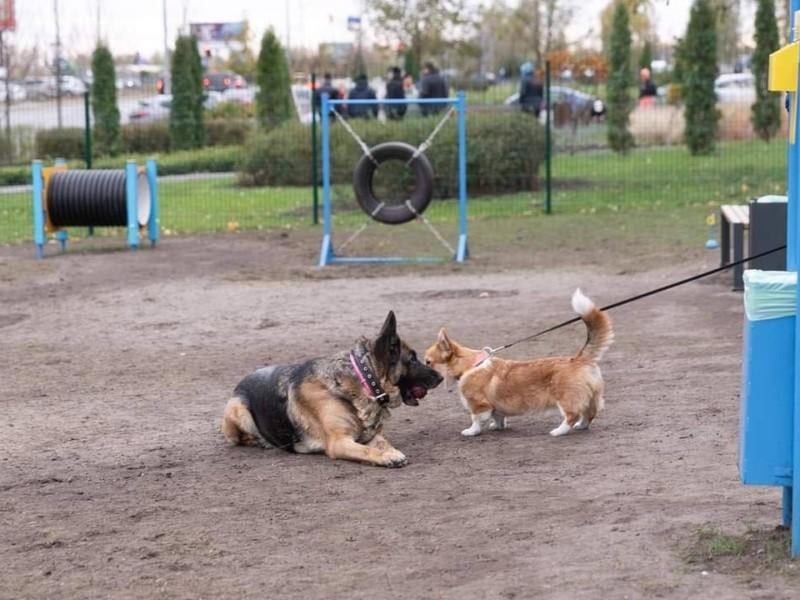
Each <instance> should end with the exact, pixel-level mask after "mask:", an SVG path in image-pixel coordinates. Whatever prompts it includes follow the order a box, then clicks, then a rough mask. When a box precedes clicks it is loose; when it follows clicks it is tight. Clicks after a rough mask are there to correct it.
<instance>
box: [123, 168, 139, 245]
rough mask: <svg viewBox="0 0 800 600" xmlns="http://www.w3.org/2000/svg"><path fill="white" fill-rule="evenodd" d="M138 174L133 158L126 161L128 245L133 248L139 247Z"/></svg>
mask: <svg viewBox="0 0 800 600" xmlns="http://www.w3.org/2000/svg"><path fill="white" fill-rule="evenodd" d="M138 176H139V173H138V169H137V168H136V163H135V162H133V161H132V160H129V161H127V162H126V163H125V203H126V207H127V209H128V210H127V213H128V246H130V247H131V248H132V249H136V248H138V247H139V215H138V212H139V211H138V210H137V209H138V201H137V197H138V195H139V194H138V189H137V188H138V185H137V183H138V182H137V178H138Z"/></svg>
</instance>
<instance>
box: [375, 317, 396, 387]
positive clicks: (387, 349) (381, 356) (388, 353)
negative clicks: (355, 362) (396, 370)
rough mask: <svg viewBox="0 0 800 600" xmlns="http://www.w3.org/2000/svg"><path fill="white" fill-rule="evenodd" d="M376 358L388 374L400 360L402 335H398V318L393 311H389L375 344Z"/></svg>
mask: <svg viewBox="0 0 800 600" xmlns="http://www.w3.org/2000/svg"><path fill="white" fill-rule="evenodd" d="M373 354H374V355H375V360H376V361H377V363H378V364H379V365H380V366H381V367H382V370H383V373H384V374H386V373H388V372H389V370H390V369H391V367H392V365H394V364H395V363H396V362H397V361H398V360H400V337H399V336H398V335H397V318H396V317H395V316H394V312H393V311H391V310H390V311H389V314H388V315H386V320H385V321H384V322H383V327H381V332H380V333H379V334H378V337H377V338H376V339H375V342H374V344H373Z"/></svg>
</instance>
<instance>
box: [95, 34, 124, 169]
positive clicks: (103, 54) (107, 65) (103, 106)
mask: <svg viewBox="0 0 800 600" xmlns="http://www.w3.org/2000/svg"><path fill="white" fill-rule="evenodd" d="M92 73H93V74H94V81H93V82H92V113H93V114H94V143H95V149H96V151H97V153H98V154H108V155H111V156H114V155H116V154H119V151H120V149H121V147H122V132H121V129H120V125H119V107H118V106H117V75H116V70H115V69H114V57H113V56H111V51H110V50H109V49H108V47H107V46H105V45H103V44H98V46H97V48H95V51H94V52H93V53H92Z"/></svg>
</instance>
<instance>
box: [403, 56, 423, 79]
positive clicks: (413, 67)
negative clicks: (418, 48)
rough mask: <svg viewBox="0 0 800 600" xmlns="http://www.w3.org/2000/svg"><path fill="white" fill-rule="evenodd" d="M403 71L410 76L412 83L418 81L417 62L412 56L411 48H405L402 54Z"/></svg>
mask: <svg viewBox="0 0 800 600" xmlns="http://www.w3.org/2000/svg"><path fill="white" fill-rule="evenodd" d="M403 71H404V72H405V73H408V74H409V75H411V78H412V79H413V80H414V81H419V61H417V57H416V56H415V55H414V50H413V48H407V49H406V51H405V52H404V53H403Z"/></svg>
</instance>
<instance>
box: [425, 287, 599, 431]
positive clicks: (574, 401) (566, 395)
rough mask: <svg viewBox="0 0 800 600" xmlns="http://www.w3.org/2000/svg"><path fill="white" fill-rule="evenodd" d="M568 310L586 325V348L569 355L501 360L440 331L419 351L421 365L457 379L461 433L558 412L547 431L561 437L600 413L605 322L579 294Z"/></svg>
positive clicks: (579, 291)
mask: <svg viewBox="0 0 800 600" xmlns="http://www.w3.org/2000/svg"><path fill="white" fill-rule="evenodd" d="M572 308H573V310H574V311H575V312H576V313H578V315H579V316H580V317H581V319H582V320H583V322H584V324H585V325H586V332H587V337H586V343H585V344H584V346H583V348H581V349H580V351H579V352H578V353H577V354H576V355H575V356H570V357H550V358H538V359H535V360H506V359H503V358H500V357H498V356H494V355H490V354H488V353H487V352H485V351H483V350H475V349H473V348H468V347H466V346H464V345H462V344H459V343H458V342H456V341H455V340H453V339H452V338H451V337H450V336H449V335H448V334H447V331H446V330H445V329H444V328H442V329H441V330H440V331H439V336H438V338H437V340H436V342H435V343H434V344H433V345H432V346H431V347H430V348H428V350H427V351H426V352H425V363H426V364H427V365H428V366H430V367H433V368H434V369H437V370H438V371H439V372H440V373H441V374H442V375H444V376H445V377H449V378H455V379H456V380H458V391H459V395H460V397H461V402H462V403H463V405H464V407H465V408H466V409H467V410H468V411H469V413H470V415H471V416H472V425H471V426H470V427H468V428H467V429H465V430H464V431H462V432H461V434H462V435H465V436H475V435H480V433H481V432H482V431H483V430H484V428H486V427H489V428H490V429H499V430H502V429H505V428H506V427H508V422H507V419H506V418H507V417H508V416H511V415H520V414H522V413H524V412H527V411H529V410H535V409H547V408H558V410H559V411H560V412H561V416H562V417H563V420H562V422H561V424H560V425H559V426H558V427H556V428H555V429H553V430H552V431H551V432H550V435H552V436H561V435H565V434H567V433H569V432H570V431H572V430H573V429H578V430H580V429H587V428H588V427H589V424H590V423H591V422H592V421H593V420H594V418H595V417H596V416H597V413H598V412H599V411H600V410H601V409H602V408H603V376H602V374H601V373H600V367H599V366H598V364H597V363H598V361H599V360H600V358H601V357H602V356H603V354H604V353H605V351H606V350H607V349H608V347H609V346H610V345H611V343H612V342H613V341H614V330H613V328H612V325H611V319H610V318H609V316H608V315H607V314H606V313H604V312H603V311H601V310H599V309H598V308H597V307H596V306H595V305H594V303H593V302H592V301H591V300H590V299H589V298H587V297H586V296H585V295H584V294H583V293H582V292H581V290H580V289H577V290H575V293H574V294H573V295H572Z"/></svg>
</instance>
